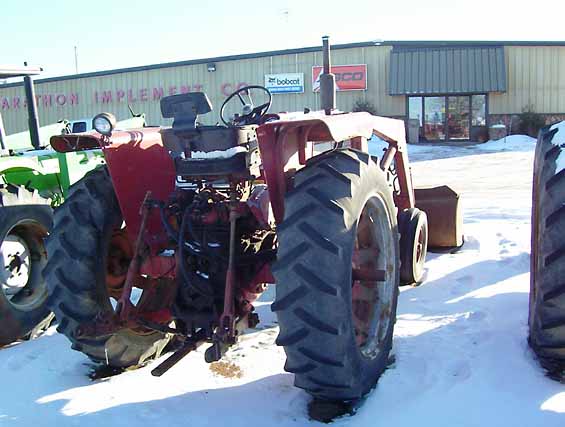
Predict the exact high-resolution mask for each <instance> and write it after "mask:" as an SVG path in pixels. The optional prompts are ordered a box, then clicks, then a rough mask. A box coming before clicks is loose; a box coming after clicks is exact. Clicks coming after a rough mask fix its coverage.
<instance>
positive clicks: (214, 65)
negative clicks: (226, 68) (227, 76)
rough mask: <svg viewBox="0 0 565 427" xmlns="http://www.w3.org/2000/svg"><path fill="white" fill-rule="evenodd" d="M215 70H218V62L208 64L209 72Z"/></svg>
mask: <svg viewBox="0 0 565 427" xmlns="http://www.w3.org/2000/svg"><path fill="white" fill-rule="evenodd" d="M214 71H216V64H214V63H213V62H210V63H209V64H208V72H210V73H212V72H214Z"/></svg>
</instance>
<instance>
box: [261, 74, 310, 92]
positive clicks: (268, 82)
mask: <svg viewBox="0 0 565 427" xmlns="http://www.w3.org/2000/svg"><path fill="white" fill-rule="evenodd" d="M265 87H266V88H267V89H269V91H270V92H271V93H303V92H304V73H282V74H265Z"/></svg>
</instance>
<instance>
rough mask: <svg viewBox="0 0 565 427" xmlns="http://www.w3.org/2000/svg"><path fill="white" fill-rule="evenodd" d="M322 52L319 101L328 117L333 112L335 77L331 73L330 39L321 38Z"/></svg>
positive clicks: (326, 37)
mask: <svg viewBox="0 0 565 427" xmlns="http://www.w3.org/2000/svg"><path fill="white" fill-rule="evenodd" d="M322 51H323V56H324V62H323V70H322V74H320V101H321V104H322V110H324V111H325V113H326V114H327V115H330V114H331V113H332V111H333V110H335V108H336V106H335V75H334V74H332V73H331V60H330V38H329V37H328V36H324V37H322Z"/></svg>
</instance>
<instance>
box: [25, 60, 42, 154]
mask: <svg viewBox="0 0 565 427" xmlns="http://www.w3.org/2000/svg"><path fill="white" fill-rule="evenodd" d="M24 65H25V66H27V62H24ZM24 89H25V95H26V102H27V120H28V126H29V137H30V139H31V145H33V148H34V149H36V150H39V148H40V144H41V143H40V141H39V119H38V118H37V103H36V101H35V89H34V87H33V80H32V78H31V76H25V77H24Z"/></svg>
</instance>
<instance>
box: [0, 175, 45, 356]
mask: <svg viewBox="0 0 565 427" xmlns="http://www.w3.org/2000/svg"><path fill="white" fill-rule="evenodd" d="M52 220H53V212H52V209H51V206H50V205H49V200H48V199H45V198H42V197H40V196H39V194H38V193H37V192H36V191H29V190H27V189H26V188H24V187H22V186H15V185H12V184H6V185H2V186H0V260H1V261H2V264H1V265H0V268H1V271H0V286H1V288H0V346H1V345H6V344H9V343H11V342H13V341H15V340H17V339H20V338H25V337H27V336H29V335H30V333H31V332H32V331H33V330H34V328H37V327H38V326H39V325H43V326H46V325H47V324H48V323H49V322H47V321H46V322H43V321H44V320H46V319H47V318H48V317H49V314H50V313H49V309H48V308H47V287H46V285H45V282H44V280H43V277H42V275H41V271H42V269H43V267H44V266H45V263H46V262H47V255H46V252H45V247H44V244H43V239H44V238H45V237H46V236H47V233H48V231H49V229H50V228H51V223H52Z"/></svg>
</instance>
